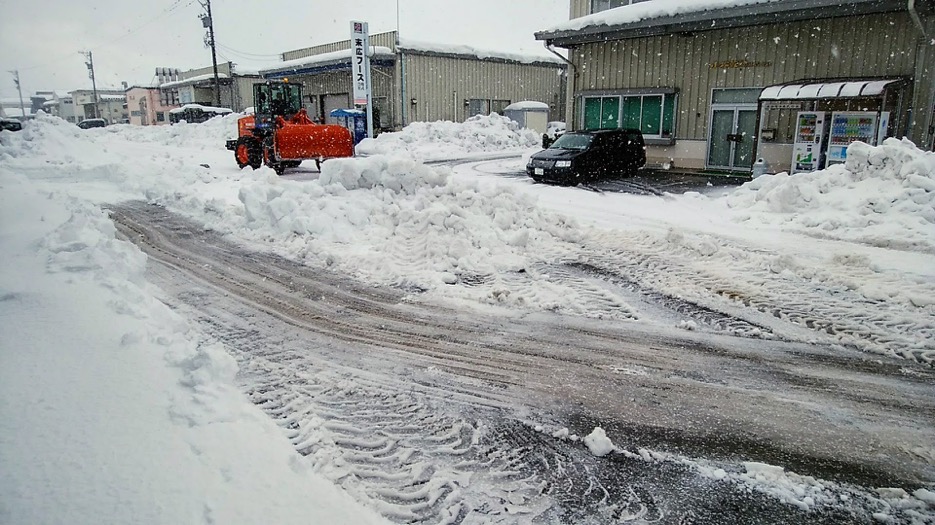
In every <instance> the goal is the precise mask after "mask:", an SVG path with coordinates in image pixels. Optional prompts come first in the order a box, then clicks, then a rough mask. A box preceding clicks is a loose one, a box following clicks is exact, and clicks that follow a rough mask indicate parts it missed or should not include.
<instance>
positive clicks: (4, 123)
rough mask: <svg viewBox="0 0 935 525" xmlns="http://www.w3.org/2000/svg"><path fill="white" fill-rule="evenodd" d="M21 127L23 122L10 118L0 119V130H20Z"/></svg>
mask: <svg viewBox="0 0 935 525" xmlns="http://www.w3.org/2000/svg"><path fill="white" fill-rule="evenodd" d="M22 129H23V123H22V122H20V121H18V120H13V119H10V118H3V119H0V130H6V131H20V130H22Z"/></svg>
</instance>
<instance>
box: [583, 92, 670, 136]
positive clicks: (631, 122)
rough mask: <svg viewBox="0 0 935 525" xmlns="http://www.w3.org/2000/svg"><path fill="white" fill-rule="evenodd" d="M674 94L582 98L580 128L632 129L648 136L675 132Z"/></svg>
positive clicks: (667, 134)
mask: <svg viewBox="0 0 935 525" xmlns="http://www.w3.org/2000/svg"><path fill="white" fill-rule="evenodd" d="M675 106H676V94H675V93H649V94H638V95H636V94H634V95H610V96H599V97H585V99H584V123H583V124H584V129H612V128H634V129H638V130H640V131H641V132H643V136H644V137H648V138H672V137H673V136H674V135H675Z"/></svg>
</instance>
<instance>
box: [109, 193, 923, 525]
mask: <svg viewBox="0 0 935 525" xmlns="http://www.w3.org/2000/svg"><path fill="white" fill-rule="evenodd" d="M112 210H113V212H112V216H113V219H114V220H115V222H116V223H117V225H118V228H119V230H120V231H121V232H123V234H124V235H125V236H126V237H127V238H128V239H130V240H132V241H133V242H136V243H137V244H139V245H140V246H141V248H142V249H143V250H144V251H145V252H146V253H147V254H148V255H150V257H151V260H152V261H153V262H154V263H157V264H153V265H152V268H153V273H154V274H155V275H154V278H153V282H154V283H156V284H157V285H159V287H160V288H162V289H163V290H166V291H167V293H168V294H169V296H168V297H166V298H164V300H166V301H168V302H169V304H170V305H173V306H174V307H175V308H178V309H180V310H181V311H182V312H183V313H184V314H185V315H186V316H191V317H194V318H196V319H198V320H199V322H200V323H202V324H203V325H204V327H205V330H206V331H207V332H208V333H210V334H211V335H212V336H213V337H216V338H217V339H218V340H219V341H220V342H221V343H223V344H224V345H225V346H226V347H227V348H230V349H232V350H233V351H234V352H235V356H236V357H237V358H238V361H239V364H240V368H241V373H240V381H241V382H242V387H243V388H244V389H245V391H246V392H247V393H248V394H249V395H250V397H251V399H253V401H254V402H255V403H256V404H258V405H259V406H260V407H262V408H263V409H264V410H266V411H267V412H268V413H269V414H270V415H271V417H273V418H274V419H275V420H277V421H278V422H279V424H280V425H281V426H282V428H283V429H284V432H285V433H286V435H287V437H289V439H290V440H291V441H292V442H293V444H294V446H295V447H296V449H297V450H298V451H299V452H300V453H301V454H303V455H305V456H308V457H310V458H312V461H314V463H315V465H316V468H318V469H320V470H322V471H323V472H326V473H327V474H328V475H329V476H330V477H331V478H332V479H334V480H335V481H336V482H338V483H340V484H341V485H342V486H344V487H345V488H346V489H347V490H349V491H350V492H351V493H352V494H354V495H355V496H356V497H359V498H362V499H364V500H365V501H371V503H373V506H374V507H375V508H377V509H378V510H380V512H381V513H382V514H384V515H385V516H387V517H389V518H390V519H393V520H399V521H402V522H419V523H438V522H447V521H448V520H451V522H453V523H514V522H516V520H520V521H522V519H526V518H531V517H533V516H539V517H540V518H543V519H545V518H548V519H547V522H556V523H557V522H561V521H556V520H560V519H568V517H569V516H572V517H574V518H573V522H575V523H604V522H605V521H603V520H604V519H606V518H607V516H608V515H612V516H616V517H617V518H621V517H626V516H637V515H639V516H642V517H643V518H644V519H651V518H653V517H656V518H662V517H665V520H666V522H671V521H669V520H673V519H675V518H676V517H680V516H681V517H684V516H688V515H689V514H688V513H691V515H692V516H696V517H698V518H701V519H713V517H714V516H717V517H718V518H717V519H718V520H719V522H720V523H738V524H740V523H748V522H749V520H750V519H751V517H752V514H750V513H751V512H754V511H755V512H756V516H757V519H760V520H765V521H760V522H761V523H789V522H797V521H801V520H805V519H807V520H808V521H809V522H811V523H839V522H840V521H841V520H842V519H843V518H844V517H846V518H847V519H852V520H857V522H860V521H861V520H862V519H869V516H870V514H871V513H872V511H873V510H875V507H877V506H879V505H881V504H880V503H878V502H877V496H876V494H874V493H873V492H872V490H871V488H872V487H878V486H910V485H912V484H915V483H918V481H920V480H922V479H926V478H930V477H931V476H932V475H933V472H932V468H931V462H930V459H929V458H928V457H927V456H926V455H927V454H931V453H933V451H932V450H930V449H929V448H927V446H928V445H929V444H931V443H933V442H935V432H933V429H932V427H931V421H932V420H935V396H933V393H932V385H933V384H935V371H932V370H931V369H928V368H925V367H913V370H914V371H913V373H912V374H907V373H906V370H907V368H906V363H905V362H901V361H898V360H891V359H882V360H876V359H875V360H874V361H872V362H871V361H868V359H867V358H866V356H865V355H863V354H861V353H860V352H858V351H840V350H834V351H832V350H830V349H827V348H822V347H820V346H815V345H804V344H798V343H792V342H785V341H778V340H770V339H751V338H750V337H748V336H747V334H746V333H745V332H744V331H743V330H744V329H747V328H749V326H746V325H743V321H742V320H741V319H739V318H738V319H735V323H737V324H736V325H734V326H733V329H732V330H728V331H727V332H726V333H725V334H723V335H719V336H714V337H712V336H710V335H707V336H705V337H693V333H691V332H686V333H685V335H684V336H683V337H679V338H673V337H672V335H671V332H667V331H664V330H663V331H654V330H651V329H650V330H645V329H639V328H638V327H627V328H626V329H621V328H620V327H619V326H616V325H607V324H605V323H604V322H603V321H601V320H592V319H587V318H581V317H567V316H561V315H552V314H537V315H516V314H515V313H514V312H511V311H510V310H509V309H500V308H493V309H490V310H489V311H483V312H476V311H475V312H471V311H464V310H454V309H451V308H449V307H446V306H445V305H444V304H440V303H435V302H431V301H429V302H428V303H423V302H422V301H419V300H413V299H412V297H411V295H410V294H408V293H406V291H404V290H400V289H392V288H379V287H376V288H375V287H371V286H366V285H364V284H362V283H359V282H355V281H354V280H352V279H348V278H346V277H343V276H341V275H339V274H336V273H334V272H332V271H328V270H316V269H311V268H309V267H306V266H302V265H297V264H295V263H293V262H290V261H288V260H285V259H281V258H279V257H276V256H273V255H268V254H261V253H251V252H250V251H249V250H248V249H244V248H240V247H237V246H235V245H232V244H230V243H229V242H228V241H225V240H224V239H223V238H221V237H220V236H219V235H217V234H216V233H215V232H212V231H205V230H204V228H203V227H202V226H200V225H197V224H195V223H191V222H189V221H187V220H185V219H183V218H181V217H179V216H177V215H175V214H172V213H171V212H168V211H166V210H165V209H163V208H160V207H157V206H152V205H149V204H145V203H126V204H122V205H117V206H113V207H112ZM605 262H609V261H605ZM620 263H621V264H620V265H625V264H626V262H625V261H624V260H623V259H622V258H621V261H620ZM575 270H580V268H577V267H575V266H571V267H569V268H568V270H567V272H568V275H564V276H560V277H558V276H557V277H556V278H561V279H564V280H566V281H568V282H570V283H571V286H577V287H579V288H582V289H584V290H585V291H590V290H592V289H594V288H595V287H596V286H598V285H599V283H604V284H607V280H606V278H605V276H598V277H597V278H592V277H589V274H588V272H584V271H578V272H577V273H576V272H575ZM572 277H574V278H572ZM575 279H578V281H577V282H576V281H575ZM607 293H610V292H607ZM643 295H644V296H645V297H646V299H645V300H646V301H647V302H656V307H657V308H658V309H659V310H660V311H663V310H666V309H670V310H671V312H672V313H673V314H675V311H676V310H679V309H681V311H680V312H679V313H678V315H681V316H683V317H684V316H689V317H691V316H692V315H695V316H697V319H698V321H699V322H702V323H703V322H706V316H710V315H711V314H712V312H711V311H710V310H704V309H699V308H697V307H693V306H692V305H691V304H690V303H675V304H672V303H667V302H666V301H665V300H664V295H661V294H658V293H657V294H652V293H645V291H644V294H643ZM693 308H694V309H693ZM729 318H730V316H727V315H724V314H722V315H721V317H720V319H719V321H718V322H722V321H724V320H725V319H729ZM712 322H714V321H712ZM832 378H833V381H832ZM595 426H599V427H602V428H604V429H605V430H606V431H607V435H608V436H609V437H610V439H611V440H612V441H613V442H614V443H615V444H616V445H617V447H619V448H620V452H618V455H619V456H620V457H619V458H618V459H617V460H615V461H605V460H601V459H598V458H595V457H593V456H591V455H590V454H587V453H586V451H585V450H584V448H583V446H582V445H581V443H580V442H577V441H572V440H567V439H562V438H561V437H562V436H563V435H564V434H563V433H562V429H563V428H566V427H567V428H568V430H567V432H568V433H570V434H572V435H574V434H577V435H579V436H584V435H586V434H588V433H589V432H590V431H591V430H592V429H593V428H594V427H595ZM555 436H558V437H555ZM639 450H648V451H653V453H655V454H664V455H668V454H671V455H672V458H670V459H668V460H666V461H649V462H647V461H644V460H643V459H641V457H640V456H639V455H638V454H636V457H628V456H627V455H626V453H625V451H639ZM660 457H662V456H660ZM689 458H691V459H689ZM743 458H746V459H749V458H755V459H756V460H757V461H761V462H765V463H772V464H781V465H783V466H785V467H786V468H787V469H788V470H789V471H792V472H795V473H796V474H797V475H801V476H813V477H815V478H818V479H823V480H826V481H823V482H822V483H823V484H824V486H825V487H824V488H823V489H822V490H817V491H815V492H814V493H813V492H811V491H812V490H814V489H813V488H809V487H808V483H804V485H805V486H806V489H808V490H809V492H807V493H803V494H808V496H806V497H809V498H811V499H810V500H809V501H810V502H811V504H810V505H805V507H806V508H807V509H809V510H810V512H809V513H803V514H802V515H801V516H800V515H798V512H800V511H798V509H797V507H790V506H789V505H787V504H784V503H782V500H783V498H782V497H780V498H769V497H764V495H765V494H764V493H758V492H757V493H754V494H750V493H748V492H747V491H746V490H745V486H746V485H745V482H740V481H737V480H731V479H729V476H727V472H730V471H732V470H733V471H735V472H736V473H737V474H738V475H739V474H740V473H742V472H743V468H742V467H741V466H740V465H741V463H742V460H743ZM559 464H564V466H562V468H561V469H560V470H558V471H556V470H555V467H556V466H558V465H559ZM686 465H690V466H691V467H692V468H686ZM702 465H703V466H702ZM718 468H720V469H722V471H723V472H724V473H725V474H724V477H726V478H728V479H723V478H720V479H719V478H718V477H717V476H715V477H714V478H713V479H712V478H711V477H710V476H709V477H706V476H705V475H704V473H706V472H710V471H712V470H715V469H718ZM634 471H638V472H639V473H638V474H636V473H635V472H634ZM699 471H700V473H699ZM620 479H627V480H629V481H627V482H625V483H620V481H619V480H620ZM614 480H617V481H614ZM674 480H678V482H677V483H678V486H679V487H681V488H680V492H679V493H677V494H675V493H672V492H671V489H670V488H667V487H671V485H672V483H673V482H674ZM596 487H599V490H600V491H601V493H602V494H604V496H602V497H600V498H597V499H594V500H591V499H589V498H587V497H585V496H586V494H585V493H586V492H588V491H593V490H598V489H597V488H596ZM861 487H864V488H861ZM773 488H774V489H775V487H773ZM806 489H802V490H806ZM712 494H717V495H718V497H717V498H714V499H713V500H712V498H711V495H712ZM789 494H791V496H788V495H787V496H788V497H789V498H791V499H793V500H795V499H796V496H795V492H794V491H793V490H792V489H789ZM841 494H844V495H846V496H847V501H846V503H845V502H842V500H841V499H840V495H841ZM802 497H803V496H799V499H798V500H797V501H800V500H801V498H802ZM746 500H749V501H747V503H745V504H743V505H741V504H739V502H740V501H746ZM686 501H693V502H694V504H692V505H686ZM877 510H878V509H877ZM805 516H808V518H805ZM549 517H550V518H549ZM705 517H707V518H705ZM588 520H592V521H588ZM703 522H704V521H703Z"/></svg>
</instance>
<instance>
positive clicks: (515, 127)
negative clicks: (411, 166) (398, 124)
mask: <svg viewBox="0 0 935 525" xmlns="http://www.w3.org/2000/svg"><path fill="white" fill-rule="evenodd" d="M539 142H541V138H540V137H539V135H538V134H537V133H536V132H535V131H532V130H530V129H526V128H521V127H520V126H519V124H517V123H516V122H515V121H513V120H511V119H508V118H506V117H503V116H500V115H497V114H496V113H494V114H491V115H489V116H483V115H477V116H474V117H471V118H469V119H468V120H467V121H465V122H451V121H437V122H413V123H412V124H410V125H408V126H406V127H405V128H403V130H402V131H396V132H391V133H383V134H381V135H379V136H377V138H375V139H364V140H363V141H361V143H360V144H358V145H357V152H358V154H361V155H393V156H397V155H404V156H406V157H408V158H412V159H415V160H419V161H431V160H439V159H454V158H461V157H466V156H469V155H477V154H479V153H500V152H504V151H522V150H526V149H529V148H532V147H535V146H536V145H537V144H539Z"/></svg>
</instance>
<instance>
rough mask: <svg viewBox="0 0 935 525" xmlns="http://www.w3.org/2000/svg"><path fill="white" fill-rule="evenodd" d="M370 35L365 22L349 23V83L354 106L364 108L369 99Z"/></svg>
mask: <svg viewBox="0 0 935 525" xmlns="http://www.w3.org/2000/svg"><path fill="white" fill-rule="evenodd" d="M369 51H370V34H369V28H368V26H367V22H357V21H352V22H351V83H352V84H354V105H357V106H365V105H367V102H368V100H369V98H370V57H369V56H368V52H369Z"/></svg>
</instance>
